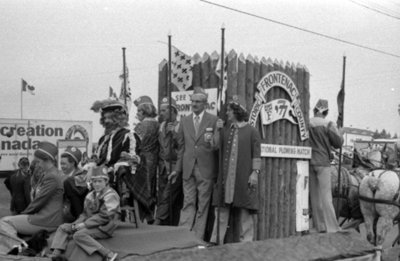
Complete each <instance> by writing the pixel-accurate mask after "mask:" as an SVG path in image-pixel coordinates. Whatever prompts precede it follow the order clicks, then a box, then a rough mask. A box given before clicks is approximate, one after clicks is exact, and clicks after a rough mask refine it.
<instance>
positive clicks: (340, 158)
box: [336, 56, 346, 219]
mask: <svg viewBox="0 0 400 261" xmlns="http://www.w3.org/2000/svg"><path fill="white" fill-rule="evenodd" d="M345 78H346V56H343V72H342V86H341V87H340V91H339V93H340V92H343V93H342V95H343V101H342V103H341V104H339V101H338V112H339V115H338V121H337V122H338V126H337V127H338V128H342V127H343V125H344V87H345ZM338 98H339V97H338ZM340 107H341V108H340ZM339 117H341V119H340V120H339ZM341 168H342V146H340V149H339V168H338V194H339V199H338V201H337V202H336V204H337V205H336V208H337V211H338V213H337V216H338V217H337V218H338V219H339V217H340V193H341V186H342V185H341V183H342V182H341V177H342V171H341Z"/></svg>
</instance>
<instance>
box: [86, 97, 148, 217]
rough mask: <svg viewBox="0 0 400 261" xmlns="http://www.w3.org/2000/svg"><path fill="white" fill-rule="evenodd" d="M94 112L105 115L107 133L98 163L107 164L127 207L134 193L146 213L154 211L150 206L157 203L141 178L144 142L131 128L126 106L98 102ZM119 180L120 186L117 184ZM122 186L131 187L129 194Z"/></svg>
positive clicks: (111, 178)
mask: <svg viewBox="0 0 400 261" xmlns="http://www.w3.org/2000/svg"><path fill="white" fill-rule="evenodd" d="M91 109H92V110H93V111H95V112H100V113H101V118H100V123H101V124H102V125H103V127H104V130H105V131H104V135H103V136H102V137H101V138H100V140H99V142H98V144H99V146H98V147H97V149H96V153H95V155H96V157H97V160H96V164H97V165H98V166H100V165H105V166H106V167H107V168H108V170H109V172H108V173H109V175H110V185H111V186H114V188H116V191H117V192H118V193H119V195H120V197H121V201H122V202H124V204H125V200H128V199H129V198H130V195H128V194H129V193H132V194H133V196H134V198H135V199H137V201H138V203H139V206H141V207H142V209H144V211H146V212H150V210H149V209H150V206H152V205H154V202H155V200H154V199H153V198H152V197H151V195H150V192H149V191H148V190H147V189H146V185H145V179H142V178H141V176H143V175H142V174H141V173H142V172H143V171H142V167H141V165H140V164H139V163H140V162H141V160H140V157H139V156H138V147H137V144H139V143H140V139H139V136H138V135H136V134H135V133H133V132H131V131H129V129H128V128H127V126H128V113H127V110H126V106H125V105H124V104H123V103H121V102H119V101H115V100H110V99H107V100H102V101H96V102H95V103H94V104H93V106H92V108H91ZM138 164H139V165H138ZM137 167H138V169H137ZM144 173H145V171H144ZM143 180H144V181H143ZM116 181H118V184H115V182H116ZM122 184H125V185H126V186H127V187H128V189H129V192H128V191H126V190H123V189H122V187H123V186H125V185H122ZM131 203H133V202H127V204H131Z"/></svg>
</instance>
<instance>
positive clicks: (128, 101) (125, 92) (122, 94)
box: [119, 66, 132, 113]
mask: <svg viewBox="0 0 400 261" xmlns="http://www.w3.org/2000/svg"><path fill="white" fill-rule="evenodd" d="M122 70H123V69H122ZM125 70H126V71H125V77H126V90H125V88H124V73H123V72H122V74H121V75H120V76H119V78H120V79H121V91H120V93H119V100H120V101H121V102H123V103H124V102H125V99H126V107H127V108H128V113H129V112H130V111H131V106H132V93H131V87H130V86H129V70H128V66H125Z"/></svg>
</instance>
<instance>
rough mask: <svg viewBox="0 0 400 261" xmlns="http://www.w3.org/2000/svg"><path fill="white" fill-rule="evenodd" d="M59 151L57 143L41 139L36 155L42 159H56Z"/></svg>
mask: <svg viewBox="0 0 400 261" xmlns="http://www.w3.org/2000/svg"><path fill="white" fill-rule="evenodd" d="M57 153H58V148H57V146H56V145H54V144H53V143H50V142H48V141H41V142H40V143H39V145H38V148H37V150H36V151H35V153H34V155H35V157H37V158H39V159H42V160H46V159H51V160H53V161H55V160H56V158H57Z"/></svg>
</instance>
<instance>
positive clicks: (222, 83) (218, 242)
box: [216, 25, 225, 245]
mask: <svg viewBox="0 0 400 261" xmlns="http://www.w3.org/2000/svg"><path fill="white" fill-rule="evenodd" d="M224 49H225V26H224V25H222V27H221V78H220V88H219V96H218V97H220V110H219V114H220V115H218V116H219V118H221V117H222V115H221V111H223V110H222V105H223V102H224V101H222V96H221V95H222V92H223V88H224V63H225V57H224V54H225V50H224ZM222 135H223V134H222V131H221V130H220V132H219V141H220V146H219V155H218V156H219V157H218V159H219V162H218V163H219V168H218V172H219V173H218V180H217V183H218V184H217V192H218V197H217V198H218V204H217V242H216V243H217V245H219V244H220V235H219V232H220V224H219V223H220V220H221V217H220V216H221V206H222V204H221V199H222V195H221V193H222V175H223V173H222V161H223V159H222V144H221V142H222Z"/></svg>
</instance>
